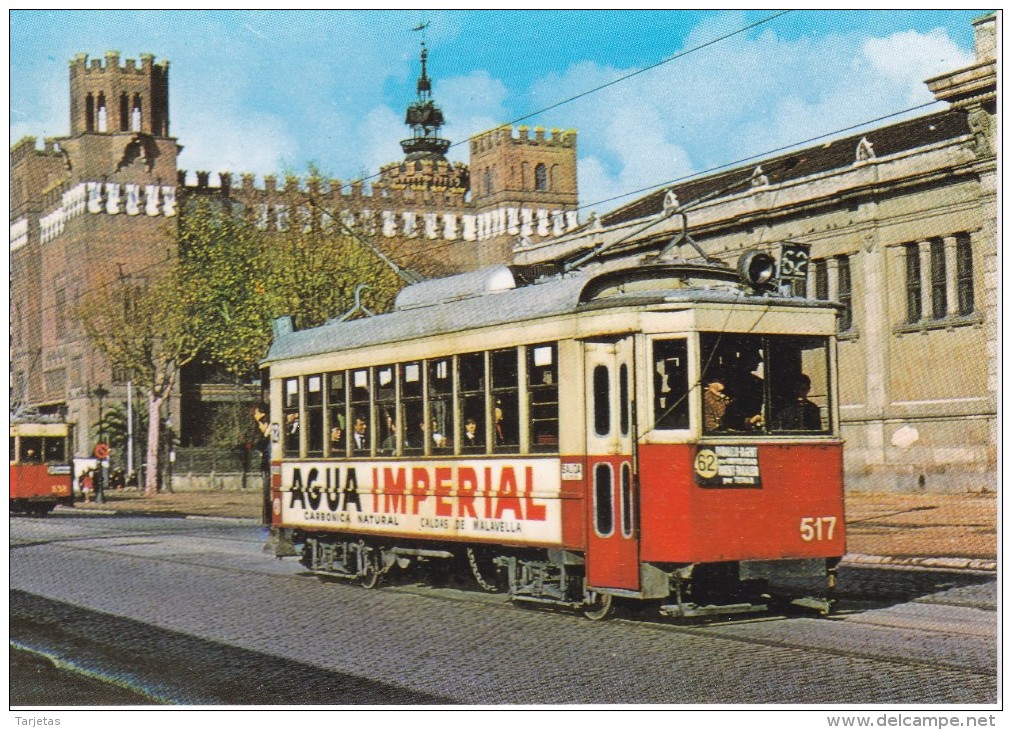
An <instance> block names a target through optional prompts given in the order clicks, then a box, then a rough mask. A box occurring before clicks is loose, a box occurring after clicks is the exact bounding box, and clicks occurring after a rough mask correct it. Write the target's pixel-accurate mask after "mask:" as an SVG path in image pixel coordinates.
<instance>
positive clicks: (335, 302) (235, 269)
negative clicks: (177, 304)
mask: <svg viewBox="0 0 1012 730" xmlns="http://www.w3.org/2000/svg"><path fill="white" fill-rule="evenodd" d="M179 249H180V257H181V265H182V267H183V269H184V271H185V272H186V279H187V281H189V282H190V284H191V286H190V296H191V297H192V299H193V309H194V311H195V312H197V316H198V319H197V320H196V321H195V322H194V323H193V324H194V326H195V327H196V328H198V329H199V330H200V331H201V332H202V333H204V334H205V335H206V346H205V350H204V353H203V357H204V358H205V359H206V361H208V362H210V363H212V364H216V365H219V366H222V367H224V368H225V369H226V370H227V371H228V372H230V373H232V374H233V375H234V376H236V377H237V378H247V377H249V375H251V374H252V373H253V372H255V370H256V367H257V364H258V363H259V361H260V360H261V359H263V357H264V356H265V355H266V354H267V349H268V347H269V346H270V342H271V334H272V323H273V321H274V319H276V318H277V317H280V316H283V315H291V317H292V319H293V323H294V325H295V327H296V328H300V329H301V328H307V327H314V326H318V325H320V324H323V323H324V322H326V321H327V320H329V319H332V318H334V317H340V316H341V315H343V314H344V313H346V312H347V311H348V310H349V309H350V308H351V307H352V306H353V304H354V302H355V296H354V293H355V289H356V286H358V285H359V284H367V285H368V289H367V290H365V292H364V295H363V299H362V303H363V304H364V305H365V306H366V308H368V309H369V310H370V311H373V312H380V311H383V310H385V309H387V308H389V306H390V304H391V303H392V301H393V298H394V296H396V294H397V292H398V291H399V290H400V288H401V287H402V286H403V285H404V283H405V282H404V281H403V280H402V279H401V278H399V277H398V275H397V274H396V273H395V272H394V270H393V269H392V268H391V267H390V266H388V265H387V264H386V263H384V262H383V261H382V260H381V259H380V258H379V257H378V256H377V255H376V254H375V253H374V252H373V251H371V250H370V249H369V248H368V247H367V246H366V245H364V244H363V243H362V242H361V241H359V240H357V239H356V238H355V237H353V236H351V235H348V234H347V232H346V231H345V230H344V229H343V228H342V227H341V226H340V225H337V224H335V222H334V221H333V220H328V217H327V215H326V214H322V213H321V212H320V211H319V210H318V209H316V208H314V207H312V206H311V205H309V204H308V203H307V205H306V206H305V207H304V208H297V209H293V210H292V211H290V215H289V223H288V225H287V226H285V227H284V229H283V230H275V229H264V228H261V227H259V226H258V225H257V222H256V220H255V219H254V217H253V215H252V212H251V211H239V210H233V209H231V208H229V207H228V206H225V205H222V204H221V203H220V202H215V201H210V200H207V199H204V198H195V199H192V200H190V201H188V203H187V204H186V207H185V214H184V216H183V218H182V220H181V221H180V226H179Z"/></svg>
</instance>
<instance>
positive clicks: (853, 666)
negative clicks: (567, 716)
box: [10, 513, 997, 706]
mask: <svg viewBox="0 0 1012 730" xmlns="http://www.w3.org/2000/svg"><path fill="white" fill-rule="evenodd" d="M262 542H263V534H262V532H261V530H260V529H259V528H257V527H255V526H252V525H249V524H243V523H237V522H235V521H213V520H204V519H185V520H184V519H171V518H151V517H148V518H144V517H124V516H116V517H113V516H102V515H97V514H75V513H69V514H67V515H60V514H59V513H57V514H55V515H53V516H51V517H50V518H47V519H39V518H21V517H15V518H12V520H11V552H10V588H11V594H10V596H11V598H10V606H11V640H12V643H13V644H14V645H16V646H18V647H23V648H26V649H29V650H31V651H32V652H34V654H31V655H25V654H23V653H21V652H18V653H17V654H12V670H13V669H14V667H15V665H17V666H18V668H19V672H18V676H19V677H24V676H26V673H25V672H24V671H20V670H21V669H22V668H23V667H24V666H26V665H25V664H24V662H27V661H28V660H29V659H31V661H33V662H36V664H37V662H38V661H41V660H40V657H54V658H57V659H58V660H59V661H60V662H62V667H63V668H62V669H59V670H58V671H57V675H58V683H59V684H61V685H62V684H68V683H69V684H73V683H74V682H76V681H77V680H78V679H84V680H89V681H90V680H96V681H100V682H102V683H103V685H102V686H101V687H95V686H94V685H91V684H90V683H89V684H88V687H85V688H84V689H83V690H82V693H76V694H75V693H72V692H70V691H69V690H67V691H66V692H65V693H64V694H58V693H55V692H54V693H46V692H42V693H40V692H38V691H36V688H33V687H32V686H31V684H32V683H31V682H27V681H15V680H12V684H11V692H12V694H11V704H12V705H13V706H21V705H37V704H40V703H39V700H40V699H48V700H49V701H47V702H42V703H41V704H53V705H60V706H68V705H90V704H103V705H104V704H113V705H129V704H134V702H137V703H139V704H145V703H148V704H155V703H167V704H175V705H210V706H217V705H228V706H270V705H295V706H301V705H392V706H400V705H418V706H428V705H491V706H504V705H545V704H552V705H557V704H613V703H615V704H655V703H663V704H672V705H683V704H693V705H736V704H741V703H744V704H768V703H775V704H796V703H804V704H816V705H821V704H834V705H838V704H862V705H864V704H869V703H872V704H874V703H890V704H910V703H915V704H916V703H939V704H947V703H959V704H990V703H995V702H996V701H997V614H996V604H997V591H996V581H995V577H994V575H993V574H976V573H968V572H967V573H956V572H940V571H904V570H884V569H871V568H848V569H844V570H843V571H842V573H841V576H840V578H841V581H840V584H841V600H840V603H839V605H838V611H837V613H836V614H835V615H834V616H833V617H831V618H828V619H816V618H807V617H791V618H781V617H772V618H762V619H737V620H733V621H717V622H710V623H703V624H674V623H672V622H670V621H668V622H664V621H659V620H656V619H655V618H654V617H653V616H652V615H641V614H635V613H628V612H627V613H626V614H625V615H624V616H623V617H620V618H618V619H617V620H613V621H608V622H600V623H593V622H589V621H586V620H585V619H583V618H581V617H578V616H571V615H566V614H560V613H552V612H546V611H541V610H531V609H522V608H518V607H515V606H513V605H511V604H509V602H508V601H506V600H505V599H504V598H503V597H502V596H498V595H489V594H484V593H481V592H479V591H477V590H475V589H473V587H470V586H467V585H460V586H452V587H442V588H433V587H430V586H425V585H421V584H419V583H417V582H415V581H413V580H405V581H404V582H402V583H401V584H399V585H391V586H387V587H384V588H380V589H378V590H374V591H368V590H365V589H363V588H361V587H358V586H354V585H348V584H344V583H340V582H332V581H322V580H320V579H318V578H316V577H313V576H310V575H307V574H305V572H304V571H303V569H302V568H301V566H299V565H298V563H297V562H296V561H294V560H284V561H281V560H276V559H274V558H272V557H270V556H268V555H265V554H264V553H263V551H262V549H261V546H262ZM26 657H27V659H26ZM18 662H22V663H21V664H18ZM38 675H39V676H38V679H39V681H40V682H44V681H46V678H45V675H47V671H46V670H45V668H44V667H43V669H42V670H40V671H39V672H38ZM68 675H73V676H72V677H71V678H69V679H68ZM13 676H14V673H13V671H12V677H13ZM33 678H35V677H33ZM50 678H51V677H50ZM64 680H65V681H64ZM106 692H107V694H104V693H106ZM124 692H125V693H126V694H123V693H124ZM85 699H90V700H92V701H90V702H87V701H84V700H85Z"/></svg>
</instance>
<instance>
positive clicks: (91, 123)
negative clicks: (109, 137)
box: [84, 94, 95, 132]
mask: <svg viewBox="0 0 1012 730" xmlns="http://www.w3.org/2000/svg"><path fill="white" fill-rule="evenodd" d="M84 128H85V129H86V130H87V131H89V132H94V131H95V97H94V96H93V95H91V94H88V96H86V97H85V99H84Z"/></svg>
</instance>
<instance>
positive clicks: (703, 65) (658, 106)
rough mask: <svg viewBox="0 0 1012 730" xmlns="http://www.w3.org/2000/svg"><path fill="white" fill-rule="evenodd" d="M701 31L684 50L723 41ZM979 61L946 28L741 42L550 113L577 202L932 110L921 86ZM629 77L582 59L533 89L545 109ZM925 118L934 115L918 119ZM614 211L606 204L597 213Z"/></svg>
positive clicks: (720, 28)
mask: <svg viewBox="0 0 1012 730" xmlns="http://www.w3.org/2000/svg"><path fill="white" fill-rule="evenodd" d="M728 27H729V24H728V22H727V19H726V18H725V19H724V21H723V22H720V23H717V24H716V25H713V24H711V25H709V26H708V27H707V28H702V27H700V28H697V29H695V31H694V32H693V34H692V35H691V36H690V38H689V39H687V40H686V43H685V46H684V47H685V48H691V47H693V46H694V45H697V44H699V43H700V42H702V41H705V40H710V39H712V38H714V37H717V36H719V35H722V34H723V33H726V32H727V29H728ZM972 62H973V58H972V57H971V56H970V55H969V54H967V53H965V52H962V51H961V50H960V49H959V48H958V46H956V44H955V43H954V42H953V41H952V40H951V39H950V38H949V37H948V35H947V34H946V33H945V31H944V30H935V31H931V32H929V33H917V32H913V31H908V32H902V33H896V34H893V35H890V36H887V37H883V38H874V37H868V36H866V35H865V36H859V35H856V34H851V35H828V36H823V37H803V38H799V39H795V40H784V39H781V38H778V37H777V36H776V34H775V33H773V32H772V31H764V32H762V33H760V34H759V35H757V36H755V37H753V38H745V37H742V36H736V37H733V38H729V39H727V40H725V41H722V42H720V43H717V44H714V45H712V46H709V47H707V48H706V49H703V50H701V51H699V52H696V53H692V54H688V55H686V56H683V57H681V58H679V59H676V60H674V61H672V62H671V63H668V64H665V65H663V66H660V67H658V68H655V69H652V70H650V71H647V72H645V73H643V74H640V75H637V76H634V77H632V78H630V79H628V80H625V81H621V82H619V83H617V84H615V85H614V86H609V87H607V88H604V89H602V90H600V91H597V92H595V93H593V94H590V95H588V96H586V97H582V98H580V99H578V100H576V101H573V102H571V103H568V104H566V105H564V106H562V107H559V108H556V109H553V110H551V111H550V112H549V114H551V116H552V117H553V119H559V120H564V124H560V125H559V126H567V127H575V128H577V129H578V131H579V138H578V149H579V151H580V157H579V185H580V202H581V204H582V205H592V204H593V203H595V202H596V201H599V200H603V199H606V198H609V197H612V196H615V195H620V194H623V193H627V192H631V191H634V190H639V189H642V188H644V187H647V186H652V185H658V184H660V183H662V182H665V181H667V180H672V179H676V178H679V177H681V176H684V175H686V174H689V173H691V172H702V171H704V170H706V169H708V168H711V167H714V166H718V165H722V164H726V163H731V162H734V161H736V160H739V159H744V158H747V157H749V156H751V155H756V154H761V153H764V152H767V151H770V150H775V149H777V148H779V147H782V146H785V145H790V144H794V143H798V142H802V141H804V140H806V139H809V138H811V137H815V136H818V135H821V134H826V133H830V132H835V131H836V130H840V129H843V128H845V127H848V126H849V125H852V124H858V123H862V122H865V121H869V120H872V119H875V118H877V117H880V116H883V115H886V114H890V113H893V112H897V111H901V110H903V109H906V108H908V107H911V106H914V105H918V104H923V103H925V102H930V101H931V100H932V98H933V97H932V95H931V93H930V92H929V91H928V89H927V87H926V86H925V85H924V80H925V79H927V78H930V77H932V76H935V75H937V74H939V73H942V72H944V71H947V70H953V69H956V68H961V67H963V66H966V65H968V64H970V63H972ZM632 70H634V69H614V68H606V67H601V66H599V65H597V64H593V63H588V62H584V63H581V64H577V65H574V66H572V67H570V68H569V69H567V70H566V71H565V72H564V73H562V74H560V75H552V76H548V77H545V78H543V79H541V80H540V81H538V82H537V83H535V84H534V85H533V86H532V89H531V94H530V96H531V97H532V98H534V99H537V101H538V104H539V105H541V106H548V105H549V104H552V103H555V102H557V101H560V100H561V99H563V98H565V97H566V96H571V95H575V94H578V93H579V92H581V91H585V90H588V89H592V88H595V87H598V86H601V85H603V84H605V83H607V82H609V81H612V80H614V79H616V78H619V77H620V76H623V75H626V74H628V73H630V72H631V71H632ZM919 113H922V114H923V113H927V111H921V112H919ZM616 205H617V203H611V204H607V205H601V206H597V207H598V212H599V213H603V212H606V211H607V210H610V209H613V208H614V207H615V206H616Z"/></svg>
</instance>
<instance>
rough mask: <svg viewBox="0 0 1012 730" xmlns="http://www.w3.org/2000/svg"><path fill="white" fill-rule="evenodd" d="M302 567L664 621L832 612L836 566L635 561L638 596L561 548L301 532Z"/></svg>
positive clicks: (590, 613) (369, 583) (596, 615)
mask: <svg viewBox="0 0 1012 730" xmlns="http://www.w3.org/2000/svg"><path fill="white" fill-rule="evenodd" d="M297 539H299V541H300V542H302V547H301V562H302V564H303V565H304V566H305V567H306V568H307V569H309V570H310V571H311V572H313V573H315V574H317V575H320V576H325V577H333V578H343V579H348V580H353V581H357V582H359V583H360V584H361V585H362V586H364V587H366V588H375V587H377V586H378V585H379V584H380V583H381V582H382V581H383V580H384V579H385V578H386V577H387V576H390V577H393V576H394V575H396V574H397V573H398V572H399V573H401V574H405V573H406V572H408V571H410V570H412V569H418V570H421V571H422V572H424V573H426V574H427V577H428V578H429V579H432V578H433V577H438V578H442V579H445V578H446V577H447V576H449V575H455V576H459V575H464V574H466V573H468V572H469V573H470V574H471V576H472V578H473V580H474V582H476V583H477V584H478V586H479V587H480V588H481V589H482V590H484V591H488V592H494V593H499V592H505V593H507V594H508V595H509V598H510V600H512V601H514V602H516V603H517V604H518V605H534V606H537V605H540V606H546V607H553V608H560V609H565V610H570V611H577V612H581V613H583V614H584V615H585V616H586V617H587V618H589V619H591V620H600V619H604V618H607V617H609V616H610V615H611V614H612V612H613V609H614V607H615V603H614V599H616V598H618V599H635V600H638V601H640V602H643V603H646V602H649V603H650V604H652V605H655V606H656V607H657V610H658V612H659V614H660V615H661V616H666V617H671V618H697V617H706V616H723V615H729V614H740V613H759V612H777V613H779V612H786V611H790V610H791V609H801V610H805V611H811V612H815V613H817V614H820V615H825V614H828V613H829V611H830V608H831V605H832V596H831V593H832V588H833V586H834V585H835V576H836V563H837V562H838V560H829V561H827V560H824V559H813V560H778V561H746V562H726V563H692V564H687V565H686V564H663V565H653V564H648V563H643V564H641V585H642V589H641V590H640V591H628V590H622V589H609V588H594V587H591V586H590V585H589V584H588V582H587V579H586V571H585V561H584V558H583V555H582V554H580V553H578V552H574V551H568V550H560V549H531V548H527V549H524V548H518V549H516V550H510V549H504V548H502V547H499V546H484V545H476V546H453V547H452V548H451V549H445V546H439V547H434V546H432V545H431V544H429V543H424V542H420V541H415V542H406V543H404V544H400V545H385V544H382V543H380V542H378V541H367V540H365V539H363V538H359V537H356V538H344V537H342V536H340V535H335V534H327V533H306V534H301V535H297Z"/></svg>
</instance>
